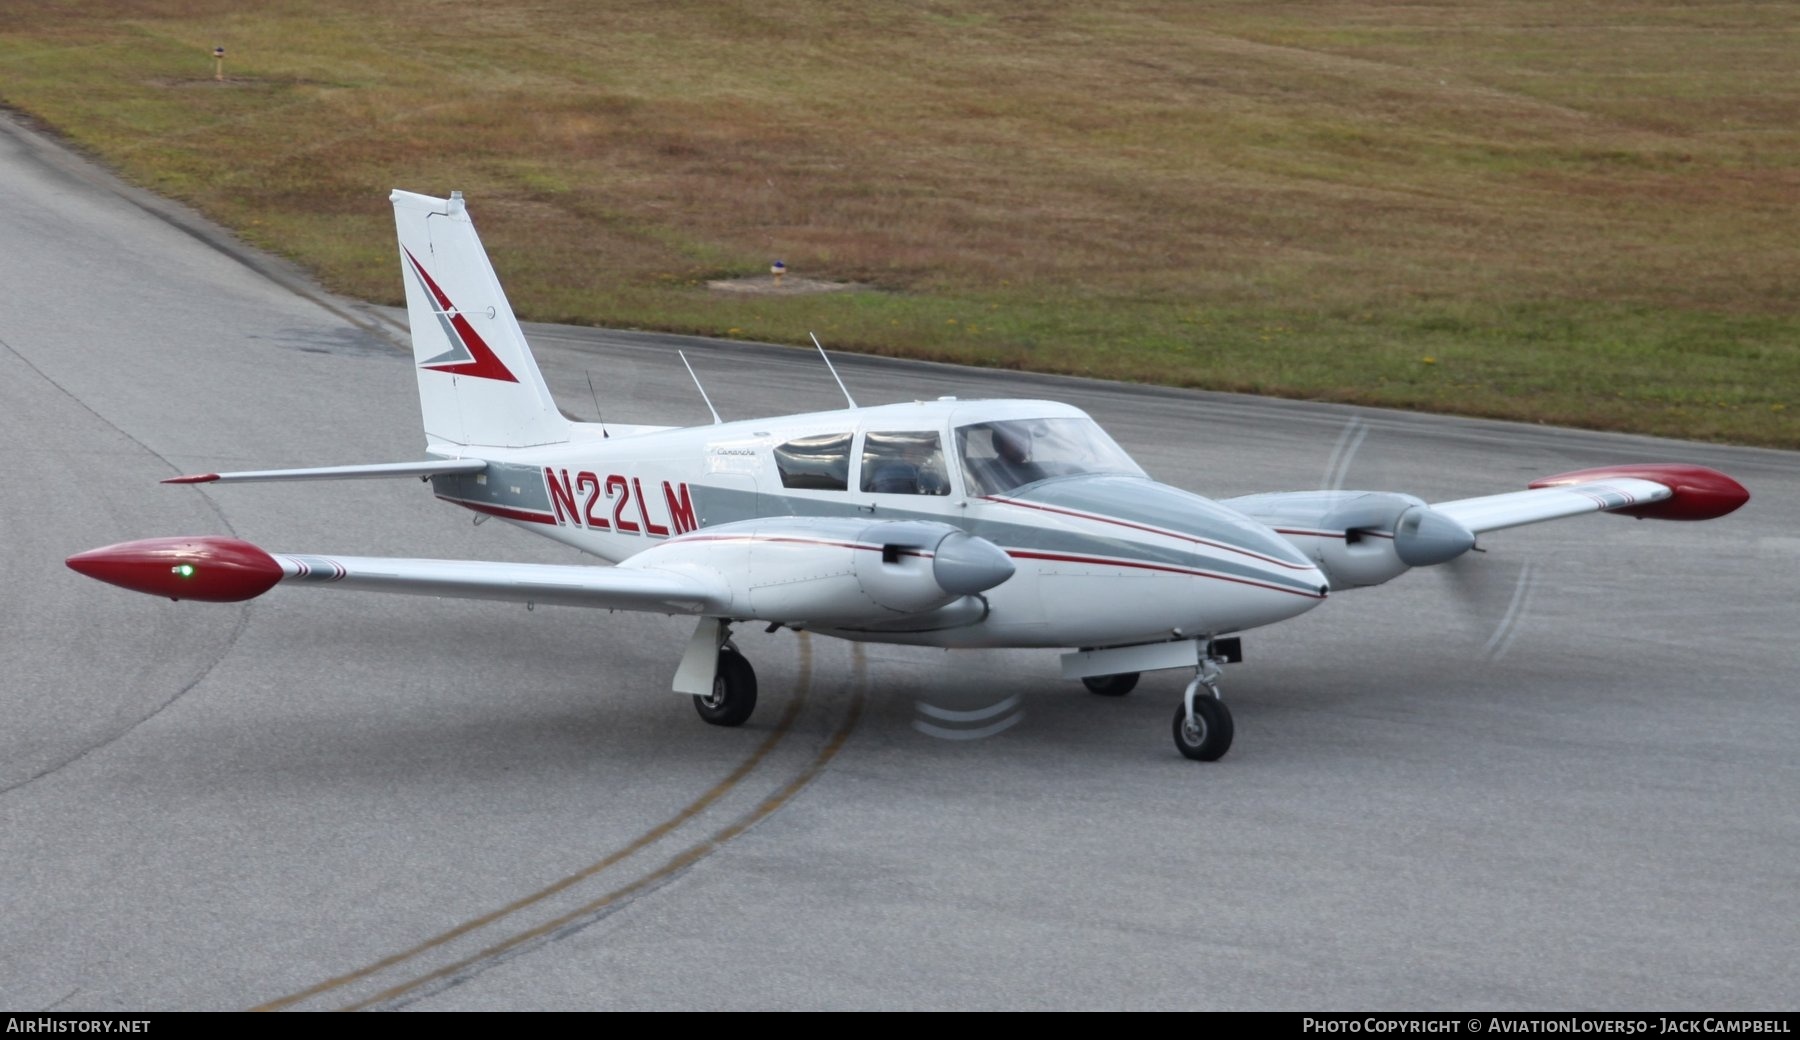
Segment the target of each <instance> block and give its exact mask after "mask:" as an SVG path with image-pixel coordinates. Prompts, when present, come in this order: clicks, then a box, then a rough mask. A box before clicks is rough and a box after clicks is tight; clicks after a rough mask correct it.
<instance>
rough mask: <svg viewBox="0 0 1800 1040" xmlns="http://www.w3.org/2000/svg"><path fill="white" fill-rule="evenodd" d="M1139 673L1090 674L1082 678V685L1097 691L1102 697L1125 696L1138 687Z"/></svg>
mask: <svg viewBox="0 0 1800 1040" xmlns="http://www.w3.org/2000/svg"><path fill="white" fill-rule="evenodd" d="M1137 681H1138V673H1136V672H1124V673H1122V674H1120V675H1090V676H1088V677H1087V678H1085V679H1083V680H1081V685H1083V686H1085V687H1087V688H1088V692H1089V693H1097V694H1099V695H1100V696H1102V697H1123V696H1125V695H1126V694H1128V693H1130V692H1131V691H1132V690H1134V689H1136V688H1137Z"/></svg>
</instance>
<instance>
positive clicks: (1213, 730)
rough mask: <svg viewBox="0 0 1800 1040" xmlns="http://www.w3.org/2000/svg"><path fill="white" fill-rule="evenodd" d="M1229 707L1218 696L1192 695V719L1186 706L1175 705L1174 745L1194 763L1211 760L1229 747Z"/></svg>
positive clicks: (1230, 733)
mask: <svg viewBox="0 0 1800 1040" xmlns="http://www.w3.org/2000/svg"><path fill="white" fill-rule="evenodd" d="M1231 735H1232V725H1231V709H1230V708H1227V707H1226V706H1225V702H1224V701H1222V700H1220V699H1218V698H1217V697H1213V696H1210V695H1208V694H1205V693H1202V694H1201V695H1200V696H1198V697H1195V698H1194V718H1193V721H1192V722H1189V721H1188V714H1187V706H1186V705H1185V704H1177V705H1175V746H1176V748H1178V749H1180V751H1181V753H1182V754H1183V755H1185V756H1187V757H1188V758H1191V759H1193V760H1194V761H1196V762H1213V761H1216V760H1217V759H1218V758H1219V757H1220V756H1222V755H1224V754H1225V752H1227V751H1229V750H1231Z"/></svg>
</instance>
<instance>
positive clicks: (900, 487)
mask: <svg viewBox="0 0 1800 1040" xmlns="http://www.w3.org/2000/svg"><path fill="white" fill-rule="evenodd" d="M862 489H863V490H864V491H870V492H874V493H875V494H878V495H948V494H949V493H950V479H949V475H948V471H947V470H945V468H944V442H943V439H942V438H941V437H939V436H938V432H937V431H936V430H924V431H901V432H895V433H877V432H874V431H871V432H870V433H868V434H867V435H865V436H864V437H863V454H862Z"/></svg>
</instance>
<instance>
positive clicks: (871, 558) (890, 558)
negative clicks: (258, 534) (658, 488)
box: [68, 517, 1013, 626]
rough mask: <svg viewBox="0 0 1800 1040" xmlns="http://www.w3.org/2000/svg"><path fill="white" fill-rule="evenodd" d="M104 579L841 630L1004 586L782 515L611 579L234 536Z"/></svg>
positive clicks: (841, 522)
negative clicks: (279, 547)
mask: <svg viewBox="0 0 1800 1040" xmlns="http://www.w3.org/2000/svg"><path fill="white" fill-rule="evenodd" d="M68 564H69V567H70V568H72V569H73V570H75V571H78V572H80V573H82V574H85V575H87V576H88V577H91V578H96V579H98V580H100V581H104V582H108V583H110V584H113V585H118V586H121V587H123V588H127V589H131V590H133V591H134V592H144V593H148V594H150V595H155V596H167V597H168V598H170V599H192V600H202V601H211V602H221V603H232V602H237V601H239V600H246V599H253V598H255V597H257V596H260V595H262V594H263V593H265V592H267V591H269V590H270V589H272V588H274V587H275V586H277V585H317V586H321V587H326V588H341V589H366V590H371V591H377V592H402V593H410V594H413V595H418V596H455V597H460V598H464V599H493V600H507V601H511V602H514V603H546V604H563V605H569V606H579V607H602V608H608V609H613V610H647V611H654V612H657V613H663V614H702V615H707V616H712V617H733V618H759V619H762V620H766V621H777V622H780V623H782V624H788V625H796V626H798V625H812V624H815V623H816V624H849V623H865V622H880V621H890V620H893V619H896V618H904V617H915V616H919V615H927V614H930V613H931V612H932V611H936V610H939V609H941V608H944V607H947V606H950V605H951V604H954V603H957V602H959V601H961V600H963V599H964V598H965V597H969V596H978V595H979V594H980V593H982V592H985V591H987V590H988V589H991V588H993V587H994V586H996V585H998V584H1000V583H1001V582H1003V581H1005V580H1006V579H1007V578H1009V577H1011V576H1012V573H1013V563H1012V560H1011V558H1010V557H1008V556H1007V555H1006V553H1005V552H1004V551H1003V550H1001V549H1000V548H999V547H998V546H996V545H994V544H993V543H992V542H989V541H987V540H986V539H982V538H977V537H974V536H972V535H969V534H967V533H965V532H963V531H961V530H959V529H957V528H955V527H952V526H951V525H949V524H942V523H936V522H928V521H891V520H890V521H882V520H870V519H863V518H851V517H781V518H777V519H770V520H748V521H740V522H738V523H733V524H721V525H718V526H716V527H709V528H703V529H701V530H699V531H693V532H690V533H688V534H685V535H680V536H677V537H674V538H669V539H667V540H665V541H662V542H659V543H658V544H656V545H654V546H652V547H651V548H648V549H645V550H644V551H642V552H640V553H638V554H637V555H635V556H632V557H631V558H629V559H627V560H625V561H624V562H623V563H620V564H619V565H618V566H616V567H596V566H582V565H570V564H539V563H502V562H495V561H485V560H415V559H400V558H390V557H371V556H327V555H323V554H317V553H271V552H268V551H266V550H264V549H262V548H259V547H258V546H255V545H252V544H251V543H249V542H246V541H241V540H239V539H236V538H222V537H210V536H208V537H187V538H151V539H145V540H143V541H135V542H123V543H120V544H118V545H109V546H106V547H105V548H101V549H91V550H89V551H87V552H84V553H80V554H77V555H75V556H71V557H69V559H68Z"/></svg>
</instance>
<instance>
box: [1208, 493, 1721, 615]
mask: <svg viewBox="0 0 1800 1040" xmlns="http://www.w3.org/2000/svg"><path fill="white" fill-rule="evenodd" d="M1749 498H1750V493H1749V492H1748V491H1745V490H1744V487H1743V485H1741V484H1739V483H1738V482H1737V481H1735V480H1733V479H1731V478H1730V477H1728V476H1726V475H1725V474H1723V473H1720V472H1718V471H1716V470H1711V469H1707V468H1705V467H1703V466H1685V465H1676V464H1645V465H1633V466H1611V467H1603V468H1600V469H1587V470H1578V471H1576V472H1573V473H1561V474H1558V475H1556V476H1554V477H1545V478H1543V479H1542V480H1536V481H1533V482H1532V483H1531V485H1530V486H1529V487H1528V488H1527V489H1526V490H1524V491H1509V492H1505V493H1503V494H1498V495H1483V496H1480V497H1478V498H1463V499H1457V500H1456V501H1453V502H1439V503H1436V504H1432V505H1428V504H1426V503H1425V501H1424V500H1422V499H1419V498H1415V497H1414V496H1412V495H1400V494H1393V493H1389V492H1379V491H1300V492H1292V493H1286V494H1267V495H1248V496H1245V497H1243V498H1234V499H1228V500H1226V501H1225V503H1224V504H1225V505H1228V506H1231V507H1232V508H1234V509H1237V510H1239V511H1240V512H1243V513H1246V514H1248V515H1249V516H1252V517H1254V518H1256V519H1258V520H1261V521H1262V522H1263V523H1266V524H1268V525H1269V526H1270V527H1272V528H1274V529H1275V530H1276V532H1277V533H1279V534H1281V535H1282V536H1284V537H1286V538H1287V539H1288V540H1289V541H1291V542H1293V543H1294V544H1295V545H1296V546H1297V547H1299V549H1300V550H1301V551H1302V552H1304V553H1306V554H1307V556H1309V557H1310V558H1312V559H1313V560H1315V561H1317V562H1318V563H1319V565H1320V566H1321V567H1322V568H1323V569H1324V570H1325V573H1326V575H1327V576H1328V577H1330V579H1331V585H1332V587H1333V588H1334V589H1342V588H1356V587H1359V586H1367V585H1379V584H1381V583H1382V582H1384V581H1388V580H1389V579H1392V578H1394V577H1397V576H1398V575H1400V574H1402V573H1404V572H1405V571H1406V570H1407V569H1408V568H1409V567H1425V566H1430V565H1432V564H1437V563H1445V562H1448V561H1450V560H1453V559H1455V558H1456V557H1458V556H1461V555H1462V554H1463V553H1465V552H1467V551H1469V550H1470V549H1472V548H1474V546H1475V537H1476V535H1479V534H1484V533H1486V532H1489V531H1499V530H1503V529H1505V528H1508V527H1518V526H1521V525H1523V524H1535V523H1540V522H1542V521H1545V520H1557V519H1561V518H1562V517H1567V516H1578V515H1581V514H1583V513H1599V512H1609V513H1622V514H1625V515H1627V516H1636V517H1641V518H1648V519H1658V520H1710V519H1712V518H1714V517H1719V516H1724V515H1725V514H1726V513H1729V512H1731V511H1732V510H1734V509H1736V508H1738V507H1739V506H1741V505H1743V504H1744V503H1745V502H1747V501H1749Z"/></svg>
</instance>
